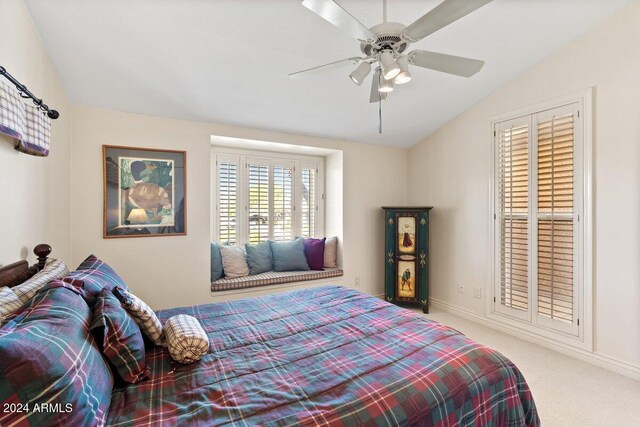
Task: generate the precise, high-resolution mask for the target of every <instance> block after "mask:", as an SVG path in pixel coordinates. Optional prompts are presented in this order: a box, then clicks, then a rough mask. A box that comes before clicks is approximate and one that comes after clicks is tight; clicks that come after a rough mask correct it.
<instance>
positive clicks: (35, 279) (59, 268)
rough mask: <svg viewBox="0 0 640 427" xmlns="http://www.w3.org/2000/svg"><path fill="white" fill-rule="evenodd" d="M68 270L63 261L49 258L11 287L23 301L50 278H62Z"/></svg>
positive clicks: (30, 296)
mask: <svg viewBox="0 0 640 427" xmlns="http://www.w3.org/2000/svg"><path fill="white" fill-rule="evenodd" d="M68 272H69V270H68V269H67V265H66V264H65V263H64V261H62V260H61V259H53V258H50V259H48V260H47V262H46V264H45V265H44V268H43V269H42V270H40V271H38V272H37V273H36V274H34V275H33V276H32V277H31V278H29V279H28V280H26V281H25V282H23V283H21V284H19V285H18V286H15V287H13V288H12V289H13V291H14V292H15V293H16V295H18V298H20V301H22V302H23V303H24V302H27V301H29V300H30V299H31V298H33V296H34V295H35V294H36V292H37V291H38V290H40V289H41V288H43V287H44V285H46V284H47V283H49V282H50V281H51V280H55V279H62V278H63V277H64V276H65V275H66V274H67V273H68Z"/></svg>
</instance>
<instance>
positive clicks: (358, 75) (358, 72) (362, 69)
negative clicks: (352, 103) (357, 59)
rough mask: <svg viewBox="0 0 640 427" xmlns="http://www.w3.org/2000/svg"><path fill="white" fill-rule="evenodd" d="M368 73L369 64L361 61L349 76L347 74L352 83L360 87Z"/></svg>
mask: <svg viewBox="0 0 640 427" xmlns="http://www.w3.org/2000/svg"><path fill="white" fill-rule="evenodd" d="M370 72H371V64H369V63H368V62H367V61H363V62H361V63H360V65H358V68H356V69H355V70H354V71H353V72H352V73H351V74H349V77H350V78H351V81H352V82H354V83H355V84H357V85H358V86H360V85H361V84H362V82H364V79H366V78H367V76H368V75H369V73H370Z"/></svg>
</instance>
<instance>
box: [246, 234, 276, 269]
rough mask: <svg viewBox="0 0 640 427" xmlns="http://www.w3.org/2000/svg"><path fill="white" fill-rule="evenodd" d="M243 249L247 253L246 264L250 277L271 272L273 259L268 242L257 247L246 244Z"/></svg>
mask: <svg viewBox="0 0 640 427" xmlns="http://www.w3.org/2000/svg"><path fill="white" fill-rule="evenodd" d="M245 248H246V251H247V264H248V265H249V274H250V275H253V274H260V273H264V272H266V271H271V269H272V268H273V259H272V256H271V245H270V244H269V242H262V243H258V244H257V245H250V244H248V243H247V244H246V245H245Z"/></svg>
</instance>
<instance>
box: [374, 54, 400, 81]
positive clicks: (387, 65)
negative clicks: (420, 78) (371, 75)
mask: <svg viewBox="0 0 640 427" xmlns="http://www.w3.org/2000/svg"><path fill="white" fill-rule="evenodd" d="M378 62H380V66H381V67H382V75H383V76H384V78H385V79H387V80H390V79H393V78H395V76H397V75H398V73H399V72H400V67H399V66H398V64H397V63H396V61H395V59H394V58H393V52H392V51H391V50H388V49H387V50H383V51H382V52H380V56H379V57H378Z"/></svg>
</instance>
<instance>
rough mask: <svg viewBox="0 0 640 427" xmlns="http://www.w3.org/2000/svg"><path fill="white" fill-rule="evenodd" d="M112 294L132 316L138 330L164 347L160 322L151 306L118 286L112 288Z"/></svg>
mask: <svg viewBox="0 0 640 427" xmlns="http://www.w3.org/2000/svg"><path fill="white" fill-rule="evenodd" d="M113 294H114V295H115V296H116V298H118V300H119V301H120V303H121V304H122V306H123V307H124V308H125V310H127V312H128V313H129V314H130V315H131V317H133V320H135V321H136V323H137V324H138V326H139V327H140V331H141V332H142V333H143V334H144V335H146V336H147V338H149V339H150V340H151V342H152V343H154V344H155V345H158V346H163V347H166V342H165V339H164V331H163V330H162V323H161V322H160V319H158V316H156V313H155V312H154V311H153V310H152V309H151V307H149V306H148V305H147V304H146V303H145V302H144V301H142V300H141V299H140V298H138V297H137V296H135V295H134V294H132V293H130V292H127V291H126V290H124V289H122V288H121V287H119V286H118V287H116V288H115V289H114V290H113Z"/></svg>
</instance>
